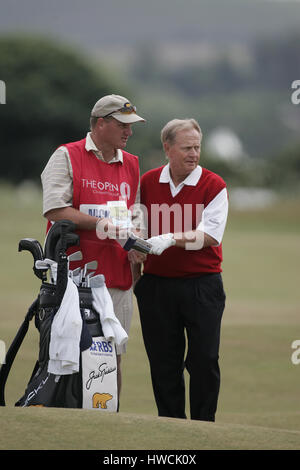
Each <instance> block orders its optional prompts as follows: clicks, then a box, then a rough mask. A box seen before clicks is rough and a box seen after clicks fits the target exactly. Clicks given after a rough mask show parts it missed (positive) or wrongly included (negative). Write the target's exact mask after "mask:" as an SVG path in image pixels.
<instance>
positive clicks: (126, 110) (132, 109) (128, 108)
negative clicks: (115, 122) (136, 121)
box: [103, 103, 136, 117]
mask: <svg viewBox="0 0 300 470" xmlns="http://www.w3.org/2000/svg"><path fill="white" fill-rule="evenodd" d="M114 113H122V114H132V113H136V106H133V105H132V104H130V103H125V104H124V106H123V107H122V108H120V109H116V110H115V111H112V112H111V113H108V114H106V116H103V117H108V116H111V115H112V114H114Z"/></svg>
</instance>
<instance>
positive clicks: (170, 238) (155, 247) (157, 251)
mask: <svg viewBox="0 0 300 470" xmlns="http://www.w3.org/2000/svg"><path fill="white" fill-rule="evenodd" d="M147 242H148V243H150V244H151V245H152V248H151V250H150V254H151V255H161V254H162V252H163V251H165V250H166V249H167V248H169V247H170V246H173V245H175V243H176V241H175V240H174V234H173V233H164V234H163V235H158V236H157V237H151V238H148V240H147Z"/></svg>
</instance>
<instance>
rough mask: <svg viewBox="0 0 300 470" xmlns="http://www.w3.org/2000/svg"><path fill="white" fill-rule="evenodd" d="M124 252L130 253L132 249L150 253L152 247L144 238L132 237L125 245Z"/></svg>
mask: <svg viewBox="0 0 300 470" xmlns="http://www.w3.org/2000/svg"><path fill="white" fill-rule="evenodd" d="M123 248H124V250H126V251H129V250H131V249H133V250H136V251H140V252H141V253H146V254H148V253H150V250H151V248H152V245H151V244H150V243H148V242H147V241H146V240H144V239H143V238H139V237H136V236H134V237H133V236H130V237H129V238H128V240H127V241H126V243H125V245H124V246H123Z"/></svg>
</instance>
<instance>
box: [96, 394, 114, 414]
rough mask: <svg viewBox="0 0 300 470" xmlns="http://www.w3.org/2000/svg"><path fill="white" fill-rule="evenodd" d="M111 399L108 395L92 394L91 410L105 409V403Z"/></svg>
mask: <svg viewBox="0 0 300 470" xmlns="http://www.w3.org/2000/svg"><path fill="white" fill-rule="evenodd" d="M111 399H112V395H111V394H110V393H94V395H93V408H101V409H102V410H106V409H107V405H106V402H108V401H109V400H111Z"/></svg>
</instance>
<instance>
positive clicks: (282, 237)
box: [0, 187, 300, 449]
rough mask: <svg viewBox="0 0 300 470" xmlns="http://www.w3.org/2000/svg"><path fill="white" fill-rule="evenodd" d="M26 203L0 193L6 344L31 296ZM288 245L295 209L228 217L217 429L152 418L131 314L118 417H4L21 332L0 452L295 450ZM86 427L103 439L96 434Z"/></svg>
mask: <svg viewBox="0 0 300 470" xmlns="http://www.w3.org/2000/svg"><path fill="white" fill-rule="evenodd" d="M30 194H31V193H27V192H26V191H24V192H23V193H20V192H19V191H16V190H12V189H9V188H4V187H1V188H0V200H1V208H0V211H1V212H0V215H1V221H2V224H1V235H0V240H1V243H0V259H1V268H2V269H1V270H0V289H1V314H0V340H3V341H5V342H6V344H7V346H8V345H9V344H10V342H11V341H12V339H13V337H14V335H15V334H16V331H17V328H18V326H19V325H20V324H21V322H22V320H23V318H24V315H25V313H26V311H27V308H28V307H29V305H30V304H31V302H32V301H33V300H34V298H35V296H36V295H37V293H38V290H39V282H38V280H37V278H35V277H34V275H33V272H32V258H31V255H30V254H29V253H25V252H22V253H18V242H19V240H20V239H21V238H24V237H32V238H37V239H38V240H39V241H41V242H43V238H44V231H45V223H44V221H43V219H42V217H41V216H40V211H41V199H40V195H39V194H36V195H35V197H34V198H33V199H32V198H30ZM299 242H300V201H297V200H293V201H291V200H290V201H282V202H280V204H278V205H277V206H276V207H273V208H271V209H268V210H261V211H251V212H244V213H243V212H234V211H231V213H230V217H229V220H228V226H227V230H226V234H225V237H224V263H223V269H224V273H223V279H224V285H225V289H226V293H227V306H226V310H225V312H224V317H223V327H222V335H221V348H220V365H221V374H222V383H221V391H220V398H219V407H218V413H217V416H216V423H203V422H193V421H191V420H189V419H188V420H185V421H182V420H171V419H167V418H157V414H156V407H155V404H154V400H153V395H152V388H151V382H150V376H149V367H148V362H147V358H146V354H145V351H144V347H143V342H142V337H141V330H140V324H139V318H138V312H137V309H136V308H135V312H134V317H133V323H132V329H131V333H130V340H129V345H128V352H127V354H126V355H125V356H124V358H123V389H122V397H121V411H120V413H119V414H108V415H107V414H104V413H101V412H97V411H88V410H55V409H44V410H42V409H32V408H30V409H15V408H14V406H13V405H14V403H15V401H16V399H18V398H19V397H20V396H21V395H22V394H23V392H24V388H25V385H26V382H27V380H28V378H29V376H30V373H31V370H32V367H33V364H34V362H35V360H36V358H37V352H38V335H37V332H36V330H35V328H34V325H33V324H32V325H31V326H30V330H29V333H28V335H27V336H26V339H25V341H24V343H23V345H22V348H21V350H20V352H19V354H18V356H17V359H16V361H15V364H14V367H13V369H12V372H11V374H10V376H9V380H8V383H7V387H6V402H7V407H6V408H2V409H0V449H24V448H32V449H54V448H55V449H73V448H76V449H78V448H80V449H176V448H177V449H299V448H300V412H299V391H300V365H298V366H297V365H294V364H292V362H291V355H292V352H293V350H292V348H291V344H292V342H293V341H294V340H296V339H299V340H300V315H299V313H300V312H299V306H300V282H299V281H300V276H299V265H300V243H299ZM186 382H187V388H188V376H187V377H186ZM187 408H188V407H187ZM97 413H98V414H97ZM96 425H99V429H100V430H101V428H102V427H103V429H105V430H106V431H107V432H105V433H101V432H99V436H100V437H97V436H95V435H94V434H93V429H94V427H95V426H96ZM49 429H51V433H49ZM68 431H70V432H68Z"/></svg>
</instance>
